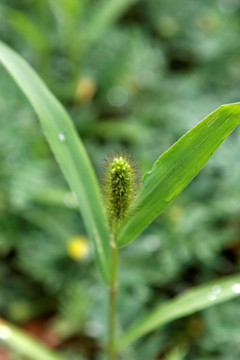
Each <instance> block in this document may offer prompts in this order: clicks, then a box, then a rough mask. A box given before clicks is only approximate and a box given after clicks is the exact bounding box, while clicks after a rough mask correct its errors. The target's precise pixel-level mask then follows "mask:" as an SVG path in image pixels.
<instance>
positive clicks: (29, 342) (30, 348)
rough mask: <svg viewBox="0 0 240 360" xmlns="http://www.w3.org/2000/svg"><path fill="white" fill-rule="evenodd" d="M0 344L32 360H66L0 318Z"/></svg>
mask: <svg viewBox="0 0 240 360" xmlns="http://www.w3.org/2000/svg"><path fill="white" fill-rule="evenodd" d="M0 342H3V343H4V344H6V345H7V346H9V347H10V348H12V349H13V350H14V351H16V352H18V353H19V354H21V355H24V356H26V357H27V358H30V359H32V360H66V359H65V358H64V357H63V356H61V355H58V354H57V353H56V352H55V351H53V350H50V349H49V348H48V347H46V346H45V345H43V344H42V343H40V342H39V341H37V340H35V339H34V338H32V337H31V336H29V335H27V334H26V333H25V332H23V331H22V330H20V329H18V328H17V327H15V326H13V325H11V324H9V323H8V322H6V321H5V320H2V319H1V318H0Z"/></svg>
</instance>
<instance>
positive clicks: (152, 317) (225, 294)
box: [117, 275, 240, 350]
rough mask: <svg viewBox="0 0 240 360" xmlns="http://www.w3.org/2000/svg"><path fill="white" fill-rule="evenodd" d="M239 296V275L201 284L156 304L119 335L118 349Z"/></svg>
mask: <svg viewBox="0 0 240 360" xmlns="http://www.w3.org/2000/svg"><path fill="white" fill-rule="evenodd" d="M239 295H240V275H234V276H230V277H228V278H225V279H224V280H219V281H215V282H212V283H210V284H207V285H201V286H199V287H197V288H195V289H192V290H189V291H187V292H186V293H183V294H182V295H180V296H179V297H177V298H175V299H172V300H169V301H166V302H165V303H162V304H160V305H159V306H157V307H156V308H155V309H154V310H153V311H151V312H150V313H149V314H148V315H147V316H146V317H145V318H143V319H142V320H141V321H139V322H138V323H137V324H135V325H133V326H132V328H130V330H128V331H126V332H125V334H124V335H123V336H122V338H120V340H119V342H118V343H117V349H118V350H121V349H123V348H124V347H126V346H127V345H129V344H130V343H131V342H133V341H134V340H136V339H138V338H139V337H140V336H142V335H145V334H147V333H148V332H150V331H152V330H154V329H156V328H158V327H161V326H163V325H165V324H166V323H168V322H170V321H172V320H176V319H179V318H181V317H183V316H186V315H190V314H193V313H194V312H196V311H200V310H203V309H207V308H209V307H211V306H213V305H216V304H220V303H222V302H224V301H227V300H229V299H233V298H235V297H237V296H239Z"/></svg>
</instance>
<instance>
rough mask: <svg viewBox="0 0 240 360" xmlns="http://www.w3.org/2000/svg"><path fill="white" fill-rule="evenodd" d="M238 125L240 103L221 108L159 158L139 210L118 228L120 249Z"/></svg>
mask: <svg viewBox="0 0 240 360" xmlns="http://www.w3.org/2000/svg"><path fill="white" fill-rule="evenodd" d="M239 123H240V104H239V103H236V104H230V105H222V106H221V107H220V108H218V109H217V110H215V111H214V112H213V113H211V114H210V115H208V116H207V117H206V118H205V119H203V120H202V121H201V122H200V123H199V124H198V125H197V126H195V127H194V128H193V129H192V130H190V131H188V132H187V133H186V134H185V135H184V136H183V137H181V138H180V140H178V141H177V142H176V143H175V144H174V145H173V146H172V147H171V148H170V149H169V150H167V151H166V152H165V153H164V154H162V156H160V158H159V159H158V160H157V161H156V163H155V164H154V166H153V168H152V170H151V171H149V172H148V173H146V174H145V176H144V177H143V183H142V187H141V191H140V194H139V196H138V199H137V200H136V204H135V205H136V206H135V208H136V209H137V210H134V209H133V210H132V212H131V213H130V214H129V217H128V218H127V219H126V220H124V221H123V222H122V224H121V225H120V227H119V230H118V234H117V238H118V246H119V247H121V246H124V245H126V244H127V243H129V242H130V241H132V240H134V239H135V238H136V237H137V236H138V235H139V234H140V233H141V232H142V231H143V230H144V229H145V228H146V227H147V226H148V225H149V224H150V223H151V222H152V221H153V220H154V219H155V218H156V217H157V216H158V215H159V213H160V212H161V211H162V210H163V209H164V208H165V207H166V206H167V205H168V203H169V202H170V201H171V200H173V199H174V198H175V197H176V196H177V195H178V194H179V193H180V192H181V191H182V190H183V189H184V188H185V187H186V186H187V185H188V183H190V181H191V180H192V179H193V178H194V177H195V176H196V175H197V174H198V172H199V171H200V170H201V169H202V167H203V166H204V165H205V164H206V162H207V161H208V160H209V158H210V157H211V156H212V154H213V153H214V151H215V150H216V149H217V148H218V147H219V145H220V144H221V143H222V142H223V140H224V139H225V138H226V137H227V136H228V135H229V134H230V133H231V132H232V131H233V129H234V128H235V127H236V126H237V125H239Z"/></svg>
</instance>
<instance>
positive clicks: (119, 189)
mask: <svg viewBox="0 0 240 360" xmlns="http://www.w3.org/2000/svg"><path fill="white" fill-rule="evenodd" d="M136 173H137V171H136V167H135V166H134V161H133V159H132V158H130V157H129V156H128V155H127V154H121V155H119V154H115V155H113V156H110V157H109V159H108V160H106V173H105V197H106V202H107V210H108V215H109V218H110V221H111V223H112V224H113V223H115V224H116V223H117V222H118V221H119V220H122V219H123V218H124V217H125V216H126V214H127V211H128V210H129V208H130V206H131V205H132V202H133V200H134V197H135V195H136V188H137V176H136Z"/></svg>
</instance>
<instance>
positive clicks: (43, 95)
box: [0, 42, 110, 283]
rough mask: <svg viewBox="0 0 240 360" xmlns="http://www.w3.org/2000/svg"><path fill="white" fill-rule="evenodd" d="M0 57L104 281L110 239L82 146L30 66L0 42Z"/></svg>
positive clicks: (64, 114) (69, 121)
mask: <svg viewBox="0 0 240 360" xmlns="http://www.w3.org/2000/svg"><path fill="white" fill-rule="evenodd" d="M0 60H1V61H2V64H3V65H4V67H5V68H6V69H7V70H8V72H9V73H10V74H11V75H12V77H13V78H14V80H15V81H16V83H17V84H18V86H19V87H20V89H21V90H22V91H23V93H24V94H25V95H26V96H27V98H28V100H29V101H30V102H31V104H32V106H33V108H34V110H35V111H36V113H37V115H38V117H39V119H40V122H41V125H42V128H43V131H44V133H45V136H46V138H47V140H48V142H49V144H50V146H51V148H52V150H53V152H54V154H55V157H56V159H57V161H58V163H59V165H60V167H61V169H62V172H63V174H64V176H65V178H66V179H67V181H68V184H69V186H70V187H71V189H72V191H73V192H74V193H75V195H76V198H77V200H78V203H79V207H80V210H81V214H82V217H83V220H84V223H85V226H86V228H87V230H88V233H89V236H90V238H91V239H92V240H93V243H94V250H95V255H96V261H97V264H98V267H99V270H100V273H101V274H102V277H103V279H104V280H105V282H106V283H108V281H109V277H110V276H109V274H110V260H109V259H110V245H109V244H110V240H109V234H108V229H107V222H106V219H105V215H104V211H103V207H102V203H101V198H100V193H99V187H98V184H97V179H96V176H95V173H94V171H93V168H92V166H91V163H90V161H89V159H88V156H87V153H86V151H85V148H84V146H83V144H82V142H81V141H80V139H79V137H78V136H77V133H76V130H75V129H74V127H73V124H72V122H71V120H70V118H69V116H68V115H67V113H66V111H65V110H64V108H63V107H62V105H61V104H60V103H59V102H58V101H57V99H56V98H55V97H54V96H53V95H52V93H51V92H50V91H49V90H48V89H47V87H46V86H45V85H44V83H43V82H42V81H41V79H40V78H39V77H38V75H37V74H36V73H35V72H34V71H33V69H32V68H31V67H30V66H29V65H28V64H27V63H26V62H25V61H24V60H23V59H22V58H21V57H20V56H19V55H17V54H16V53H15V52H14V51H13V50H11V49H10V48H9V47H8V46H6V45H5V44H3V43H2V42H0Z"/></svg>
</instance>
